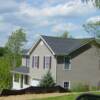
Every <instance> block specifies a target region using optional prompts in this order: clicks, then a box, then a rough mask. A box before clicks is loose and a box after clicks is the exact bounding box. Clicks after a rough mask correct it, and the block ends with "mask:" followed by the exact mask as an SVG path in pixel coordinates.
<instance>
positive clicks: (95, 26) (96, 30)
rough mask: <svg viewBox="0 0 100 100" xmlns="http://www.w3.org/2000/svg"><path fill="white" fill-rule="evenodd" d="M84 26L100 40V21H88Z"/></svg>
mask: <svg viewBox="0 0 100 100" xmlns="http://www.w3.org/2000/svg"><path fill="white" fill-rule="evenodd" d="M83 27H84V29H85V31H86V32H87V33H89V34H90V35H91V36H92V37H93V38H95V39H96V41H97V42H100V21H97V22H88V23H86V24H84V25H83Z"/></svg>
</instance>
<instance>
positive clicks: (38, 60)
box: [37, 56, 39, 68]
mask: <svg viewBox="0 0 100 100" xmlns="http://www.w3.org/2000/svg"><path fill="white" fill-rule="evenodd" d="M37 60H38V61H37V68H39V56H38V58H37Z"/></svg>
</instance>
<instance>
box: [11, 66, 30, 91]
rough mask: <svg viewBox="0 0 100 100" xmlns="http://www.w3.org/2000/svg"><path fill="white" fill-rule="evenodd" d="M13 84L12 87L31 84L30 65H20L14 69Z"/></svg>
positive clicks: (25, 86) (17, 88) (22, 86)
mask: <svg viewBox="0 0 100 100" xmlns="http://www.w3.org/2000/svg"><path fill="white" fill-rule="evenodd" d="M12 73H13V86H12V89H16V90H19V89H23V88H27V87H29V86H30V76H29V68H28V67H18V68H15V69H14V70H13V71H12Z"/></svg>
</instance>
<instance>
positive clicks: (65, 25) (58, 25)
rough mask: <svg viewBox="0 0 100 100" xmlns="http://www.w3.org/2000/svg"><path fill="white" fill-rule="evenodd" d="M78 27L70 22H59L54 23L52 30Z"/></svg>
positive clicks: (70, 29)
mask: <svg viewBox="0 0 100 100" xmlns="http://www.w3.org/2000/svg"><path fill="white" fill-rule="evenodd" d="M78 28H79V27H78V26H77V25H75V24H72V23H61V24H56V25H54V26H53V28H52V31H53V32H63V31H73V30H76V29H78Z"/></svg>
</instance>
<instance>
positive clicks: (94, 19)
mask: <svg viewBox="0 0 100 100" xmlns="http://www.w3.org/2000/svg"><path fill="white" fill-rule="evenodd" d="M98 21H100V16H94V17H90V18H89V19H87V21H86V22H87V23H89V22H92V23H95V22H98Z"/></svg>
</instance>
